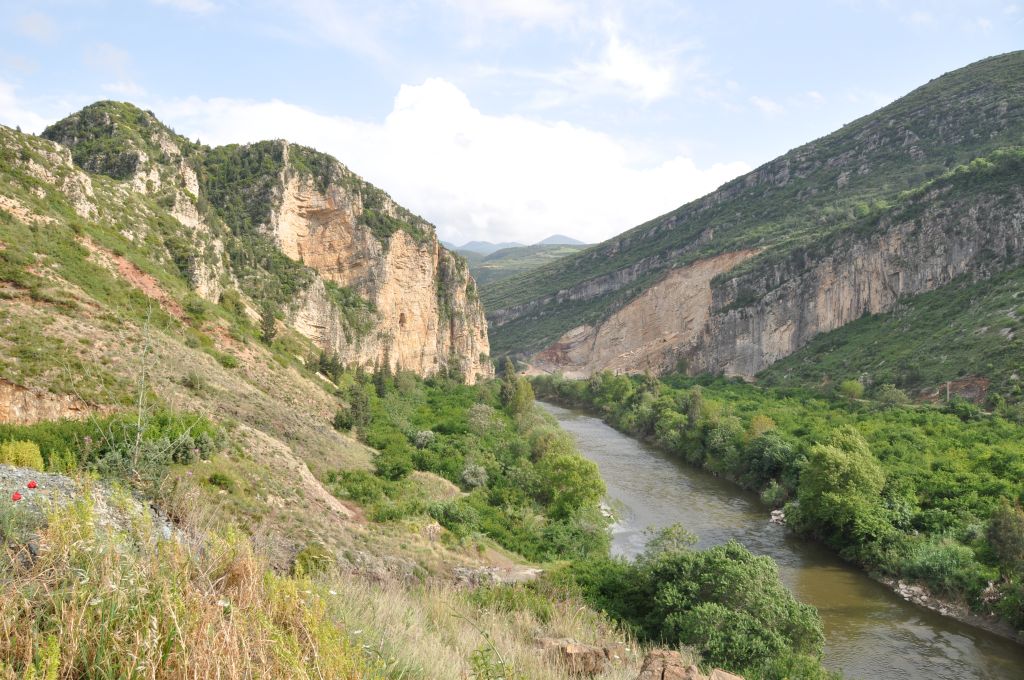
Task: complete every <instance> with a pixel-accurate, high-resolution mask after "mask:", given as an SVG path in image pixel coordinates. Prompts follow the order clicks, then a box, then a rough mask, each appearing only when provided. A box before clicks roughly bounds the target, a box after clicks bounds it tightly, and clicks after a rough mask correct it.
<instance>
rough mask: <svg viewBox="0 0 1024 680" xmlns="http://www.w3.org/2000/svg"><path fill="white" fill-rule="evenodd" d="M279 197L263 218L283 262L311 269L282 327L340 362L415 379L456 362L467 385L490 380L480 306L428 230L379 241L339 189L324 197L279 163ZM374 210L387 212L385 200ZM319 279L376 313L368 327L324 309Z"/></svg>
mask: <svg viewBox="0 0 1024 680" xmlns="http://www.w3.org/2000/svg"><path fill="white" fill-rule="evenodd" d="M282 187H283V190H282V195H281V198H280V201H279V203H278V206H277V207H276V209H275V210H274V211H273V213H272V215H271V219H270V228H271V230H272V236H273V238H274V239H275V240H276V242H277V243H278V246H279V247H280V248H281V251H282V252H284V253H285V254H286V255H287V256H288V257H290V258H292V259H295V260H298V261H300V262H302V263H304V264H305V265H307V266H309V267H311V268H313V269H314V270H316V271H317V272H318V273H319V274H320V276H321V277H323V280H318V281H315V282H314V283H313V285H312V286H310V287H309V288H308V289H307V290H306V291H305V292H304V293H303V294H302V295H301V296H300V297H299V299H298V300H297V301H296V305H295V306H294V307H293V310H292V313H291V315H290V318H289V322H290V323H291V324H292V325H293V326H294V327H295V328H296V329H297V330H298V331H299V332H300V333H302V334H303V335H305V336H306V337H308V338H310V339H312V340H313V341H314V342H316V343H317V344H318V345H319V346H320V347H322V348H324V349H326V350H329V351H332V352H335V353H336V354H338V356H339V357H340V358H341V360H342V361H343V362H345V363H358V364H361V365H364V366H367V367H372V366H373V365H375V364H380V363H384V362H385V361H386V362H388V363H390V365H391V367H392V369H397V368H402V369H406V370H411V371H414V372H416V373H418V374H420V375H431V374H433V373H436V372H437V371H438V370H440V369H441V368H442V367H444V366H445V365H447V364H448V363H449V362H452V361H454V362H456V363H458V365H459V367H460V368H461V370H462V372H463V374H464V375H465V376H466V379H467V380H468V381H469V382H473V381H475V380H476V379H477V378H478V377H486V376H490V375H492V374H493V369H492V368H491V365H490V361H489V359H488V358H487V357H488V354H489V351H490V348H489V344H488V339H487V326H486V321H485V320H484V314H483V307H482V306H481V304H480V303H479V301H478V299H477V298H476V284H475V282H474V281H473V278H472V277H471V276H470V274H469V271H468V270H467V269H466V267H465V264H464V262H462V261H461V260H459V259H458V258H457V257H456V256H454V255H453V254H452V253H450V252H448V251H447V250H445V249H444V248H443V247H441V245H440V243H439V242H438V241H437V238H436V237H435V236H434V235H433V234H432V233H431V234H429V235H427V236H426V237H425V238H422V239H416V238H414V237H413V236H412V235H410V234H409V233H407V232H406V231H396V232H395V233H393V234H392V235H391V236H390V237H389V238H388V239H387V240H386V241H381V240H379V239H378V238H377V237H376V236H375V235H374V234H373V232H372V231H371V230H370V229H369V228H368V227H366V226H365V225H363V224H361V223H360V221H359V216H360V215H361V214H362V212H363V205H362V199H361V197H360V195H359V194H358V193H357V192H354V191H350V190H348V189H346V188H345V187H342V186H339V185H337V184H331V185H329V186H328V187H327V188H326V190H325V191H321V190H320V189H318V188H317V187H316V186H315V185H314V184H313V181H312V180H311V179H310V178H302V177H300V176H299V175H298V174H296V173H293V172H290V171H289V169H288V168H287V167H286V169H285V173H284V175H283V177H282ZM381 212H383V213H384V214H389V215H392V216H395V215H396V214H397V206H395V205H394V203H393V202H391V201H390V199H387V200H386V201H385V202H384V205H383V207H382V208H381ZM324 280H326V281H330V282H333V283H335V284H337V285H338V286H341V287H345V288H349V289H351V290H352V291H354V292H356V293H358V294H359V295H360V296H361V297H363V298H364V299H366V300H368V301H369V302H370V303H372V304H373V306H374V307H375V309H376V314H375V318H374V320H373V328H372V329H371V330H370V331H369V332H365V333H360V332H357V330H356V329H353V328H352V327H351V325H350V324H346V322H345V319H344V318H343V316H342V315H341V314H339V313H338V311H337V309H336V308H335V307H334V305H332V304H331V302H330V298H329V295H328V291H327V289H326V286H325V283H324Z"/></svg>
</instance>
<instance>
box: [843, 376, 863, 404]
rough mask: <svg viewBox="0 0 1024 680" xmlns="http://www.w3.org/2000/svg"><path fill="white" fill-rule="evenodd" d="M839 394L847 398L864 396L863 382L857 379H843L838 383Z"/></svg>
mask: <svg viewBox="0 0 1024 680" xmlns="http://www.w3.org/2000/svg"><path fill="white" fill-rule="evenodd" d="M839 394H841V395H843V396H844V397H846V398H847V399H860V398H861V397H863V396H864V384H863V383H862V382H861V381H859V380H844V381H843V382H841V383H839Z"/></svg>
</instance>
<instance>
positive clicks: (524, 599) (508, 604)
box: [467, 582, 555, 623]
mask: <svg viewBox="0 0 1024 680" xmlns="http://www.w3.org/2000/svg"><path fill="white" fill-rule="evenodd" d="M467 599H468V600H469V601H470V602H471V603H472V604H474V605H476V606H477V607H480V608H481V609H489V610H491V611H496V612H501V613H503V614H512V613H514V612H519V611H524V612H529V613H530V614H532V615H533V618H535V619H537V620H538V621H540V622H541V623H547V622H548V621H550V620H551V616H552V615H553V614H554V611H555V608H554V606H553V605H552V604H551V598H550V596H549V595H548V594H547V593H542V592H540V589H539V588H538V586H537V583H536V582H534V583H514V584H502V585H493V586H484V587H480V588H476V589H475V590H472V591H470V593H469V595H468V596H467Z"/></svg>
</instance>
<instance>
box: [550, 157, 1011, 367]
mask: <svg viewBox="0 0 1024 680" xmlns="http://www.w3.org/2000/svg"><path fill="white" fill-rule="evenodd" d="M1021 170H1022V167H1021V165H1020V161H1019V160H1016V161H1013V162H1010V163H1005V162H1004V163H1003V164H1001V165H999V164H997V167H995V168H992V169H987V170H985V171H983V172H986V173H992V174H991V175H990V176H989V177H988V178H987V179H988V180H992V179H993V178H994V177H997V176H998V177H1001V178H1002V180H1005V181H995V182H989V184H988V185H987V186H986V189H985V190H982V191H977V190H976V189H977V179H976V178H973V177H972V176H971V173H970V172H967V173H964V174H963V175H961V176H956V175H954V176H951V177H949V178H948V179H946V180H945V181H942V182H937V183H935V184H934V185H933V186H931V187H930V188H929V189H928V190H927V191H924V192H922V193H921V194H920V195H918V196H915V197H914V198H913V199H912V200H910V201H908V203H907V204H906V205H902V206H900V207H898V208H895V209H890V210H887V211H885V212H884V213H883V214H881V215H879V216H876V217H874V218H872V219H870V220H868V221H866V224H868V225H869V233H867V234H865V233H863V232H860V231H854V232H849V233H844V234H841V235H837V236H836V237H835V238H833V239H831V240H829V241H827V242H825V243H821V244H817V245H816V246H814V247H808V248H804V249H801V250H799V251H796V252H793V253H791V254H789V255H788V256H787V257H786V258H784V259H781V260H772V259H770V258H769V259H766V260H765V261H764V262H762V263H760V264H758V263H756V262H751V264H752V266H751V267H749V268H748V269H747V270H746V271H736V270H735V268H736V267H737V266H738V265H740V264H741V263H743V262H745V261H748V260H749V259H750V258H751V257H753V256H754V255H756V254H757V251H754V250H746V251H736V252H732V253H726V254H723V255H718V256H715V257H711V258H705V259H701V260H698V261H696V262H694V263H693V264H691V265H687V266H684V267H680V268H677V269H674V270H672V271H671V272H670V273H669V274H668V275H666V276H665V277H664V278H662V279H661V280H660V281H658V282H657V283H656V284H654V285H653V286H651V287H650V288H648V289H647V290H646V291H645V292H644V293H643V294H641V295H640V296H638V297H637V298H635V299H634V300H632V301H631V302H629V303H628V304H626V305H625V306H623V307H622V308H621V309H619V310H617V311H616V312H615V313H614V314H612V315H611V316H610V317H608V319H606V320H604V321H602V322H601V323H598V324H595V325H587V326H581V327H578V328H576V329H573V330H571V331H569V332H568V333H566V334H564V335H563V336H562V337H561V338H560V339H559V341H558V342H556V343H554V344H553V345H551V346H550V347H549V348H547V349H546V350H544V351H542V352H540V353H538V354H537V355H536V364H537V366H538V368H541V369H544V370H552V371H553V370H560V371H563V372H565V373H566V374H567V375H571V376H581V375H589V374H591V373H593V372H596V371H599V370H605V369H608V370H613V371H617V372H640V371H645V370H651V371H654V372H664V371H668V370H672V369H675V368H677V367H680V366H685V367H686V369H688V370H689V372H691V373H694V372H714V373H717V372H722V373H725V374H727V375H738V376H743V377H747V378H751V377H753V376H754V375H755V374H757V373H758V372H760V371H761V370H763V369H764V368H766V367H768V366H770V365H771V364H773V363H774V362H775V361H777V360H779V359H781V358H783V357H785V356H788V355H789V354H792V353H793V352H795V351H797V350H798V349H800V348H801V347H803V346H804V345H806V344H807V343H808V342H809V341H810V340H811V339H812V338H814V337H815V336H816V335H818V334H820V333H824V332H827V331H831V330H834V329H836V328H839V327H841V326H844V325H846V324H848V323H850V322H852V321H855V320H857V319H859V318H860V317H862V316H864V315H865V314H878V313H881V312H887V311H889V310H891V309H893V308H894V307H895V306H896V305H897V304H899V302H900V301H901V300H903V299H906V298H908V297H911V296H914V295H918V294H920V293H925V292H928V291H932V290H936V289H939V288H941V287H942V286H945V285H946V284H949V283H951V282H952V281H953V280H955V279H957V278H958V277H963V276H967V277H970V278H973V279H977V280H982V279H985V278H988V277H989V276H992V275H993V274H994V273H996V272H999V271H1002V270H1005V269H1009V268H1012V267H1015V266H1019V265H1020V264H1022V263H1024V189H1022V188H1021V187H1022V186H1024V184H1022V183H1021V181H1022V180H1024V174H1022V173H1021ZM730 272H732V273H730Z"/></svg>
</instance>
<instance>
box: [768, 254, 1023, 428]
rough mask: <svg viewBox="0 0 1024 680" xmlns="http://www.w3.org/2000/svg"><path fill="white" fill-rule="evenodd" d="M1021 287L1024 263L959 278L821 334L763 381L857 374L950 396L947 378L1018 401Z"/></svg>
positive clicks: (814, 381) (806, 382)
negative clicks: (976, 278)
mask: <svg viewBox="0 0 1024 680" xmlns="http://www.w3.org/2000/svg"><path fill="white" fill-rule="evenodd" d="M1021 291H1024V268H1022V267H1017V268H1015V269H1011V270H1009V271H1006V272H1003V273H1001V274H996V275H995V276H993V277H992V278H991V279H988V280H986V281H972V280H971V279H970V278H969V277H962V278H960V279H957V280H956V281H955V282H953V283H951V284H950V285H948V286H945V287H943V288H941V289H939V290H936V291H933V292H931V293H925V294H923V295H919V296H917V297H913V298H910V299H908V300H906V301H904V302H901V303H900V305H899V306H898V307H897V309H896V310H894V311H893V312H890V313H888V314H878V315H867V316H865V317H863V318H861V319H858V320H857V321H854V322H853V323H850V324H847V325H846V326H843V327H842V328H839V329H837V330H834V331H832V332H830V333H824V334H822V335H819V336H818V337H816V338H814V339H813V340H812V341H811V342H810V343H809V344H808V345H807V346H806V347H804V348H803V349H801V350H800V351H798V352H796V353H794V354H792V355H790V356H788V357H786V358H785V359H782V360H781V361H778V362H776V363H775V364H773V365H772V366H771V367H769V368H768V369H766V370H765V371H763V372H762V373H761V374H760V375H759V376H758V381H759V382H763V383H765V384H769V385H779V386H805V387H812V386H820V385H825V386H828V385H829V383H835V382H840V381H842V380H844V379H845V380H852V379H857V380H862V381H864V383H866V384H871V385H875V386H876V387H875V390H876V391H877V390H878V389H881V388H882V387H883V386H884V385H885V384H890V385H892V386H894V387H895V388H898V389H901V390H904V391H907V392H909V393H911V394H915V395H921V396H931V395H932V394H935V393H937V395H938V396H941V397H945V385H944V383H945V382H947V381H959V380H967V381H970V382H973V383H974V384H976V385H978V386H979V387H980V392H981V393H982V395H981V396H982V398H984V397H985V394H984V393H985V392H986V391H987V393H988V396H989V398H990V399H991V401H989V405H990V406H992V407H993V408H995V407H999V406H1000V403H1001V402H1000V399H999V398H1000V397H1001V398H1002V399H1004V400H1006V401H1009V402H1016V401H1020V400H1021V398H1022V396H1024V393H1022V391H1021V390H1022V389H1024V386H1022V384H1021V381H1022V380H1024V360H1022V357H1024V351H1022V350H1024V293H1022V292H1021ZM955 389H956V386H955V385H954V393H955ZM933 390H934V391H933ZM876 398H877V395H876ZM897 398H898V397H897Z"/></svg>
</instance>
